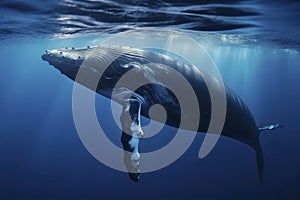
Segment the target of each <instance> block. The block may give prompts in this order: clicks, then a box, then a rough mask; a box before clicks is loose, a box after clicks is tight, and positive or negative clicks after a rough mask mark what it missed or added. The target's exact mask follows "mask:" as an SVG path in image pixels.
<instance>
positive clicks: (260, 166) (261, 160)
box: [255, 124, 283, 183]
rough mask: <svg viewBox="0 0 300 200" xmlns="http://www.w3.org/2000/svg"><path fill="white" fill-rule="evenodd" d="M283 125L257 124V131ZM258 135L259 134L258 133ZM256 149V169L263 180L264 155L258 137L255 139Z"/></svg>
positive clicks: (261, 180)
mask: <svg viewBox="0 0 300 200" xmlns="http://www.w3.org/2000/svg"><path fill="white" fill-rule="evenodd" d="M279 127H283V126H282V125H281V124H269V125H264V126H259V128H258V131H259V133H260V132H262V131H266V130H274V129H276V128H279ZM258 137H259V134H258ZM255 151H256V161H257V170H258V175H259V179H260V182H261V183H262V182H263V173H264V155H263V151H262V148H261V144H260V142H259V138H258V140H257V144H256V146H255Z"/></svg>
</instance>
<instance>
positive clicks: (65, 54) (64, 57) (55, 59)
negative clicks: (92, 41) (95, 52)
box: [41, 46, 93, 80]
mask: <svg viewBox="0 0 300 200" xmlns="http://www.w3.org/2000/svg"><path fill="white" fill-rule="evenodd" d="M92 49H93V47H89V46H88V47H86V48H80V49H76V48H74V47H72V48H68V47H66V48H62V49H53V50H46V51H45V53H44V54H43V55H42V56H41V58H42V59H43V60H44V61H47V62H48V63H49V64H50V65H53V66H54V67H55V68H57V69H58V70H59V71H60V72H61V73H63V74H65V75H66V76H68V77H69V78H71V79H73V80H75V78H76V75H77V72H78V70H79V68H80V65H81V64H82V63H83V61H84V60H85V59H86V57H87V56H88V54H89V53H90V52H91V51H92Z"/></svg>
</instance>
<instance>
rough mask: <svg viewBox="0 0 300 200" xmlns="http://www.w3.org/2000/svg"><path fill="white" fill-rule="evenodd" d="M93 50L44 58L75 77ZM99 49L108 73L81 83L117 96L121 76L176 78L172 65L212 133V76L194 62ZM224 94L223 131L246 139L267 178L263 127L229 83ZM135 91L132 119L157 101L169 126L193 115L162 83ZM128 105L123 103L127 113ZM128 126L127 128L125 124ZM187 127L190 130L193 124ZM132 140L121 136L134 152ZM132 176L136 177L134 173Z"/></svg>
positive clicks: (89, 71)
mask: <svg viewBox="0 0 300 200" xmlns="http://www.w3.org/2000/svg"><path fill="white" fill-rule="evenodd" d="M93 49H94V48H93V47H88V48H84V49H58V50H51V51H46V53H45V54H43V55H42V59H43V60H46V61H48V62H49V64H51V65H53V66H55V67H56V68H57V69H59V70H60V71H61V72H62V73H63V74H65V75H66V76H68V77H69V78H71V79H72V80H75V79H76V75H77V72H78V70H79V68H80V66H81V64H82V63H83V62H84V60H85V59H86V58H87V57H88V56H90V55H89V53H90V52H91V51H92V50H93ZM100 49H101V51H102V52H99V55H98V57H97V59H98V61H99V63H103V65H105V64H107V65H109V66H108V67H107V68H106V69H105V71H103V76H102V77H101V78H100V81H99V84H98V85H97V86H96V87H93V86H90V85H89V84H88V83H84V82H81V84H83V85H85V86H87V87H89V88H90V89H93V90H95V91H96V92H97V93H99V94H101V95H104V96H106V97H108V98H112V91H113V89H114V87H115V86H116V83H117V82H118V80H119V79H120V77H122V75H124V74H125V73H126V72H128V71H129V70H131V69H133V68H136V69H137V72H136V73H137V74H136V75H137V80H127V81H128V85H130V84H136V82H138V81H139V79H149V78H152V79H153V78H154V79H155V77H156V76H160V77H163V78H169V79H170V80H171V79H172V77H168V72H169V69H168V68H167V67H164V66H168V67H171V68H172V69H174V70H176V71H177V72H179V73H180V74H182V75H183V76H184V77H185V78H186V79H187V80H188V82H189V83H190V85H191V86H192V88H193V90H194V92H195V94H196V97H197V99H198V102H199V108H200V110H201V112H200V122H199V126H198V132H207V129H208V126H209V123H210V119H211V106H212V105H211V99H210V98H211V97H210V94H209V90H208V87H207V85H206V83H205V81H204V77H205V78H206V79H205V80H206V81H207V80H209V79H210V78H211V77H210V76H209V75H207V74H205V73H204V72H202V71H201V70H200V69H199V68H197V67H195V66H193V65H191V64H189V63H186V62H184V61H181V60H178V59H174V58H172V57H169V56H166V55H162V54H159V53H155V52H152V51H147V50H141V49H135V48H129V47H116V46H102V47H100ZM118 53H119V54H122V55H121V56H118V57H117V58H114V59H110V58H111V57H113V55H115V54H118ZM86 70H87V74H88V75H89V76H94V75H95V76H97V72H99V71H101V66H98V67H96V68H95V67H92V68H91V69H89V68H87V69H86ZM158 72H159V73H158ZM171 81H174V84H175V83H176V80H171ZM91 87H93V88H91ZM128 87H129V86H128ZM217 92H218V91H217ZM225 93H226V102H227V109H226V118H225V123H224V127H223V130H222V132H221V135H223V136H227V137H230V138H233V139H235V140H238V141H240V142H243V143H246V144H248V145H249V146H250V147H252V148H253V149H254V150H255V152H256V157H257V167H258V171H259V176H260V178H262V174H263V153H262V148H261V145H260V141H259V133H260V128H259V127H258V126H257V124H256V122H255V119H254V117H253V115H252V114H251V112H250V111H249V109H248V107H247V106H246V104H245V103H244V102H243V101H242V100H241V99H240V98H239V97H238V96H237V95H236V94H235V93H234V92H233V91H232V90H230V89H229V88H228V87H225ZM134 94H135V95H136V96H135V101H133V102H131V103H130V102H129V104H127V105H126V106H127V108H131V109H130V110H129V111H130V112H131V113H130V115H131V116H133V118H134V114H135V113H136V114H137V115H139V114H141V115H143V116H145V117H149V114H148V111H149V108H150V107H151V106H152V105H154V104H160V105H162V106H163V107H164V108H165V110H166V112H167V119H166V122H165V123H166V124H168V125H170V126H173V127H179V125H180V119H181V118H180V117H181V115H182V114H185V115H187V116H189V113H180V105H179V103H178V100H177V99H176V96H175V95H174V94H173V93H172V92H171V91H170V90H168V89H167V88H165V87H164V86H163V85H160V84H147V85H145V86H142V87H139V88H138V89H137V90H135V91H134ZM187 98H188V97H187ZM114 100H116V101H117V102H119V103H120V104H123V102H122V98H116V99H114ZM136 102H138V103H136ZM126 106H125V107H124V110H123V111H124V112H125V110H126ZM138 119H139V118H136V121H137V124H138V125H139V120H138ZM121 120H122V116H121ZM191 120H192V118H191ZM123 127H125V125H124V126H123ZM276 127H278V125H275V126H274V127H273V128H276ZM185 128H186V129H188V127H185ZM266 129H272V128H268V127H264V129H262V130H266ZM130 139H132V136H129V137H128V136H126V135H125V134H123V135H122V143H123V146H124V149H125V150H128V151H131V152H132V151H133V150H134V147H132V146H130V145H128V144H127V143H128V141H129V140H130ZM126 142H127V143H126ZM131 178H132V179H135V178H134V177H132V176H131Z"/></svg>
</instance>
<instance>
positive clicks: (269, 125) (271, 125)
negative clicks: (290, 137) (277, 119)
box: [258, 124, 283, 132]
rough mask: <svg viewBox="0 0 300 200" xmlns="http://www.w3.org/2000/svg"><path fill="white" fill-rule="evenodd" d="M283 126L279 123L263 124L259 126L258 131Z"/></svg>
mask: <svg viewBox="0 0 300 200" xmlns="http://www.w3.org/2000/svg"><path fill="white" fill-rule="evenodd" d="M279 127H283V126H282V125H281V124H268V125H264V126H259V128H258V130H259V132H262V131H266V130H274V129H276V128H279Z"/></svg>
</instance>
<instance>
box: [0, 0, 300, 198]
mask: <svg viewBox="0 0 300 200" xmlns="http://www.w3.org/2000/svg"><path fill="white" fill-rule="evenodd" d="M189 2H190V3H185V2H184V1H173V0H158V1H154V2H152V1H127V0H118V1H109V0H107V1H93V0H86V1H79V0H78V1H75V0H55V1H51V2H47V3H46V2H43V1H37V0H36V1H34V0H32V1H26V2H25V1H16V0H14V1H13V0H11V1H6V0H3V1H1V3H0V45H1V49H0V52H1V54H0V59H1V65H0V70H1V71H0V72H1V73H0V76H1V78H0V91H1V98H0V127H1V132H0V197H1V199H67V198H68V199H121V198H122V199H137V198H139V199H299V198H300V192H299V187H300V182H299V180H300V161H299V157H300V135H299V130H300V129H299V119H300V93H299V92H300V79H299V77H300V65H299V63H300V54H299V49H300V40H299V38H300V28H299V27H300V26H299V25H300V21H299V12H297V11H298V10H299V8H300V3H299V2H298V1H291V0H288V1H276V2H275V1H267V0H249V1H235V0H231V1H219V0H214V1H205V0H204V1H189ZM143 27H155V28H170V29H175V30H178V31H180V32H184V33H186V34H188V35H189V36H190V37H192V38H193V39H195V40H196V41H197V42H199V43H200V44H201V45H202V46H203V47H204V48H205V49H206V50H207V52H208V54H209V55H210V56H211V58H212V59H213V60H214V62H215V63H216V65H217V66H218V69H219V71H220V73H221V75H222V78H223V80H224V83H225V84H226V85H227V86H229V87H230V88H231V89H232V90H233V91H234V92H235V93H236V94H238V95H239V96H240V97H241V98H242V99H243V101H244V102H245V103H246V104H247V105H248V107H249V109H250V110H251V112H252V113H253V115H254V117H255V119H256V121H257V122H258V123H262V124H264V123H280V124H283V128H281V129H276V130H274V131H272V132H266V133H264V132H263V133H262V134H261V136H260V139H261V143H262V148H263V151H264V156H265V173H264V177H263V183H262V184H261V183H260V181H259V179H258V177H257V170H256V158H255V153H254V151H253V150H252V149H251V148H249V147H248V146H247V145H245V144H243V143H240V142H237V141H236V140H232V139H229V138H226V137H221V138H220V140H219V141H218V143H217V145H216V146H215V147H214V149H213V151H212V152H211V153H210V154H209V155H208V156H206V157H205V158H203V159H199V158H198V151H199V148H200V146H201V144H202V141H203V137H204V134H201V133H199V134H198V135H197V137H196V139H195V141H194V142H193V144H192V145H191V147H190V148H189V149H188V150H187V152H185V154H184V155H183V156H182V157H181V158H180V159H178V160H177V161H176V162H174V163H172V164H171V165H170V166H168V167H166V168H163V169H161V170H159V171H155V172H151V173H146V174H142V175H141V180H140V181H139V182H138V183H134V182H132V181H131V180H130V179H129V177H128V175H127V174H126V173H124V172H119V171H116V170H113V169H111V168H109V167H107V166H105V165H103V164H101V163H100V162H99V161H98V160H96V159H95V158H94V157H93V156H92V155H91V154H89V152H88V151H87V150H86V149H85V147H84V145H83V144H82V142H81V141H80V139H79V136H78V134H77V131H76V128H75V125H74V121H73V115H72V90H73V84H74V83H73V81H71V80H70V79H68V78H67V77H65V76H63V75H62V74H61V73H60V72H59V71H58V70H56V69H54V68H53V67H52V66H49V65H48V64H47V63H46V62H44V61H43V60H42V59H41V58H40V56H41V54H43V53H44V51H45V49H53V48H61V47H65V46H69V47H72V46H75V47H81V46H87V45H97V44H99V43H100V42H101V41H102V40H103V39H105V38H108V37H110V36H111V35H113V34H117V33H119V32H122V31H126V30H132V29H136V28H143ZM96 102H97V107H99V109H101V110H98V113H99V120H100V123H101V124H102V125H103V127H104V129H106V130H108V131H109V132H111V135H110V137H111V139H112V140H113V141H115V143H118V142H119V145H120V141H119V138H120V135H121V132H120V130H119V129H118V127H117V126H116V124H115V122H114V120H113V118H112V116H111V114H110V110H109V109H108V108H107V105H109V101H108V100H107V99H104V98H103V97H101V96H100V95H97V96H96ZM236 123H238V122H236ZM172 131H174V129H173V128H170V127H168V128H166V129H164V130H163V131H162V133H160V134H159V137H158V138H152V140H151V139H147V140H146V141H145V142H142V144H141V145H142V146H141V148H145V149H147V148H148V149H151V148H152V147H153V146H155V145H156V146H163V145H164V144H165V143H167V142H168V141H169V140H170V138H168V136H164V132H172ZM165 135H167V134H165ZM99 144H101V143H99ZM143 145H144V147H143Z"/></svg>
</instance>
